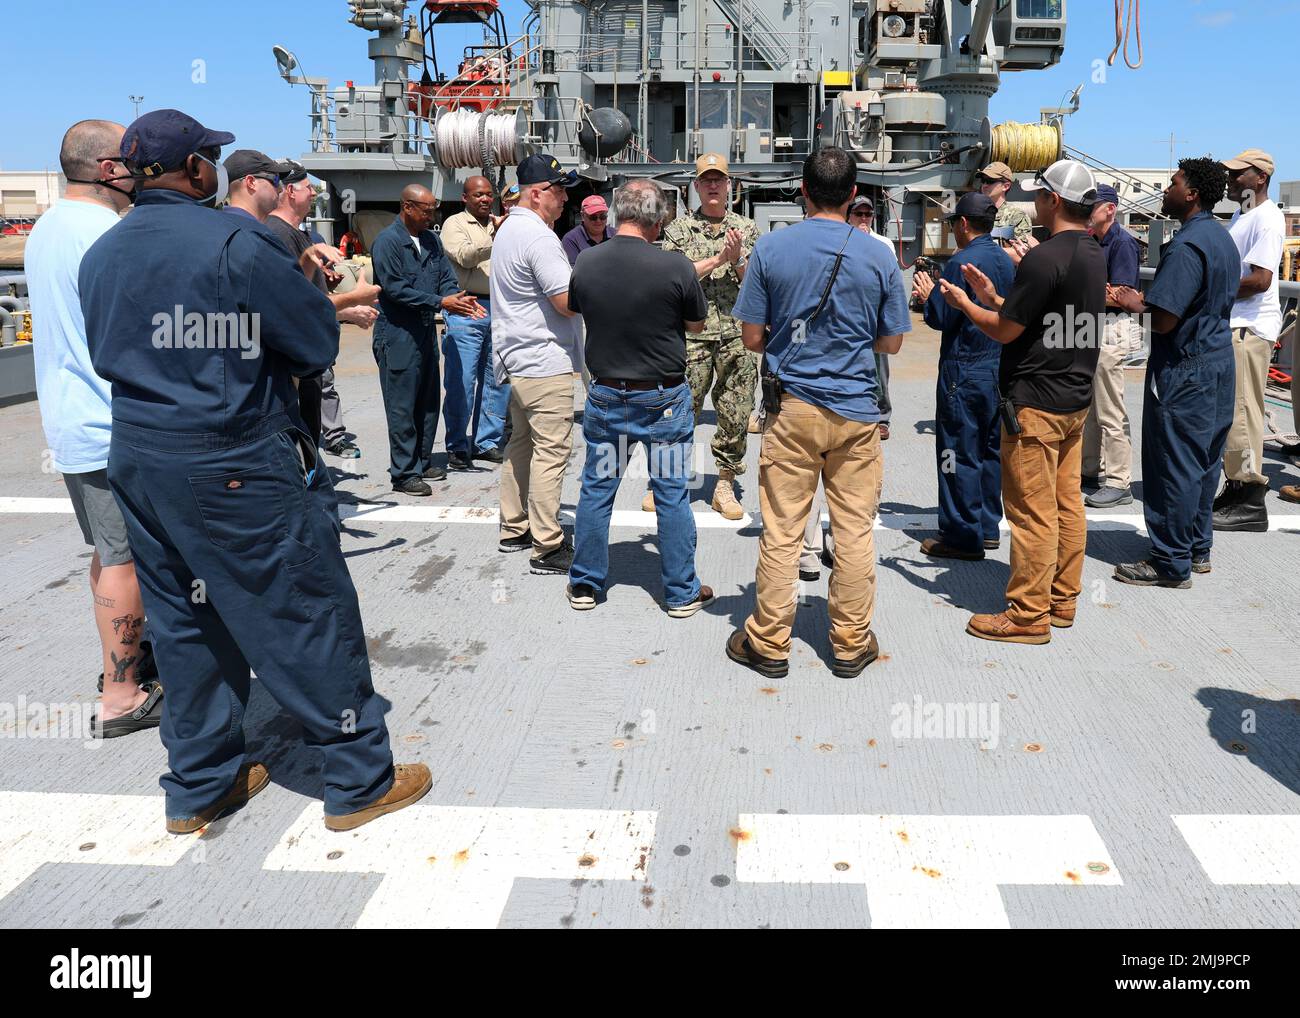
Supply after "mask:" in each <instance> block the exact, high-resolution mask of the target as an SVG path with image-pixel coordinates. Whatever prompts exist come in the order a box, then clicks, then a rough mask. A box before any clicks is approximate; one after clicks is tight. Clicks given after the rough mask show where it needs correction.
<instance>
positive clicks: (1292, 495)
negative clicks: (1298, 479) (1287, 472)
mask: <svg viewBox="0 0 1300 1018" xmlns="http://www.w3.org/2000/svg"><path fill="white" fill-rule="evenodd" d="M1278 497H1279V498H1281V499H1282V501H1283V502H1300V484H1284V485H1282V488H1281V490H1279V491H1278Z"/></svg>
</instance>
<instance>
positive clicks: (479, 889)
mask: <svg viewBox="0 0 1300 1018" xmlns="http://www.w3.org/2000/svg"><path fill="white" fill-rule="evenodd" d="M655 817H656V814H655V813H654V812H618V811H616V810H581V809H523V808H489V807H469V806H411V807H409V808H408V809H405V810H402V811H401V812H400V813H396V814H394V815H393V816H390V817H384V818H383V819H382V820H379V821H377V822H376V823H374V824H371V825H368V826H366V827H362V828H358V829H357V830H356V831H354V832H351V833H346V834H336V833H332V832H330V831H327V830H325V826H324V824H323V823H322V822H321V807H320V806H319V805H312V806H309V807H308V808H307V809H305V810H303V812H302V814H301V815H300V816H299V817H298V819H297V820H295V821H294V823H293V824H292V826H291V827H290V828H289V830H288V831H286V832H285V833H284V835H283V836H282V837H281V838H280V841H279V843H278V844H277V845H276V846H275V848H273V849H272V850H271V854H270V855H269V856H268V857H267V859H266V862H265V863H264V864H263V868H264V869H269V870H298V871H302V870H307V871H316V872H322V873H347V872H358V871H359V872H363V873H382V874H384V878H383V880H382V881H381V883H380V885H379V887H378V888H377V889H376V890H375V893H374V894H373V895H372V896H371V898H370V900H369V901H368V902H367V903H366V906H365V908H364V909H363V910H362V912H361V916H360V918H359V919H358V920H357V927H358V928H362V929H367V928H379V929H384V928H418V927H434V928H449V927H462V928H473V929H492V928H495V927H496V926H497V924H498V923H499V922H500V920H501V913H502V912H503V911H504V910H505V907H506V901H507V900H508V899H509V897H510V890H511V888H512V887H513V886H514V882H515V878H516V877H543V878H551V879H556V880H579V879H586V880H637V881H644V880H645V878H646V869H647V867H648V865H649V857H650V851H651V848H652V847H653V845H654V828H655ZM335 853H337V855H336V854H335ZM331 856H333V858H331Z"/></svg>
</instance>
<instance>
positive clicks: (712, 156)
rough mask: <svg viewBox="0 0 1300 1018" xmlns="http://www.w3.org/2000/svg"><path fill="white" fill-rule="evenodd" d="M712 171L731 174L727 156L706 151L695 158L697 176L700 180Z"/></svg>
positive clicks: (726, 174) (725, 175) (725, 174)
mask: <svg viewBox="0 0 1300 1018" xmlns="http://www.w3.org/2000/svg"><path fill="white" fill-rule="evenodd" d="M710 171H717V172H718V173H721V174H722V175H723V176H724V177H729V176H731V171H730V170H728V169H727V157H726V156H720V155H718V153H716V152H705V153H704V155H702V156H700V158H698V159H697V160H695V177H696V179H697V180H698V179H699V178H700V177H702V176H704V175H705V174H706V173H708V172H710Z"/></svg>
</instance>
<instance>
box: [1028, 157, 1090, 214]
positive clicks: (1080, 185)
mask: <svg viewBox="0 0 1300 1018" xmlns="http://www.w3.org/2000/svg"><path fill="white" fill-rule="evenodd" d="M1020 186H1021V187H1023V188H1024V189H1025V190H1026V191H1050V192H1052V194H1059V195H1060V196H1061V197H1062V198H1064V199H1065V200H1066V201H1072V202H1077V203H1078V204H1080V205H1093V204H1095V203H1096V201H1097V178H1096V177H1095V176H1093V173H1092V170H1090V169H1088V167H1086V166H1084V165H1083V163H1079V162H1075V161H1074V160H1073V159H1061V160H1059V161H1057V162H1054V163H1052V165H1051V166H1049V167H1048V168H1047V169H1045V170H1043V171H1042V172H1040V173H1039V174H1038V175H1037V176H1035V177H1034V179H1033V182H1032V183H1023V184H1021V185H1020Z"/></svg>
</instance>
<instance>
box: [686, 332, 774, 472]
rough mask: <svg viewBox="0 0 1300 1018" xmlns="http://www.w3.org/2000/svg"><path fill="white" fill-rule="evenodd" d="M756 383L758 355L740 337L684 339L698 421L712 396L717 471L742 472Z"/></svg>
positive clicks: (743, 470)
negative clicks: (720, 340)
mask: <svg viewBox="0 0 1300 1018" xmlns="http://www.w3.org/2000/svg"><path fill="white" fill-rule="evenodd" d="M757 381H758V355H757V354H754V353H750V352H749V351H748V350H746V349H745V347H744V344H742V343H741V341H740V338H739V337H737V338H736V339H729V340H723V341H722V342H712V341H710V342H702V341H700V340H693V339H691V338H689V337H687V340H686V382H687V384H688V385H689V386H690V387H691V396H692V398H693V400H694V403H695V419H696V421H698V420H699V419H700V411H701V410H702V409H703V408H704V397H705V396H707V395H709V393H710V390H712V394H713V410H714V413H715V415H716V417H717V428H716V429H715V430H714V432H713V442H712V449H713V460H714V462H715V463H717V465H718V469H719V470H730V471H731V472H732V473H734V474H736V475H740V474H743V473H744V472H745V443H746V436H747V432H746V429H747V427H748V425H749V415H750V414H751V413H753V410H754V386H755V384H756V383H757Z"/></svg>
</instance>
